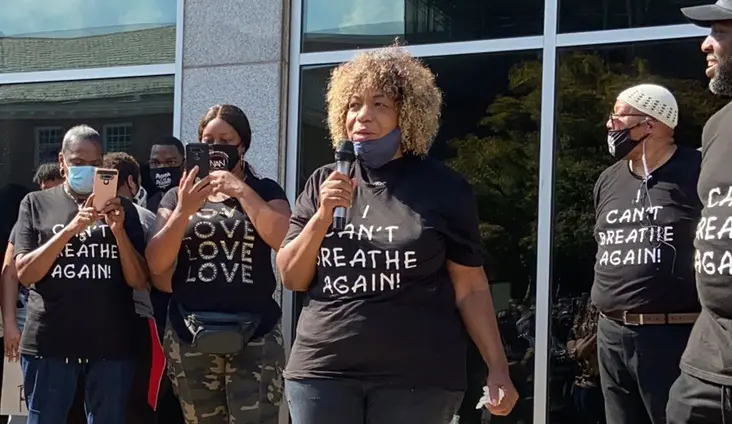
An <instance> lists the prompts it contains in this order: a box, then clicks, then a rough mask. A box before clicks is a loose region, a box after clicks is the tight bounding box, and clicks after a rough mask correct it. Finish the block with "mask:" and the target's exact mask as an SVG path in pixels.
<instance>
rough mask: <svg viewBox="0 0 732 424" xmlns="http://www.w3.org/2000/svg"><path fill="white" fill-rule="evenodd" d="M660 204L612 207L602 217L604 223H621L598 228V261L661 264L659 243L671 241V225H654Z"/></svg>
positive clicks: (622, 263)
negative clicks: (639, 206)
mask: <svg viewBox="0 0 732 424" xmlns="http://www.w3.org/2000/svg"><path fill="white" fill-rule="evenodd" d="M661 210H663V206H653V207H647V208H630V209H613V210H611V211H609V212H608V213H606V214H605V216H604V217H603V219H604V221H605V223H607V224H611V225H616V226H624V228H610V229H606V230H602V231H599V232H598V234H597V239H598V240H597V241H598V245H599V248H600V252H601V253H600V259H599V264H600V265H603V266H628V265H647V264H655V263H661V260H662V257H661V251H662V250H661V247H662V245H664V244H665V245H671V244H672V243H673V241H674V227H673V226H672V225H665V226H659V225H655V224H653V223H654V222H656V219H658V213H659V212H660V211H661Z"/></svg>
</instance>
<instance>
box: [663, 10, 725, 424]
mask: <svg viewBox="0 0 732 424" xmlns="http://www.w3.org/2000/svg"><path fill="white" fill-rule="evenodd" d="M681 13H683V14H684V15H685V16H686V18H687V19H689V21H691V23H693V24H695V25H697V26H700V27H704V28H709V29H710V33H709V36H708V37H707V38H706V39H705V40H704V41H703V42H702V44H701V50H702V52H703V54H704V56H706V65H707V67H706V70H705V73H706V75H707V77H708V78H709V90H710V91H711V92H712V93H714V94H717V95H719V96H725V97H729V96H732V0H718V1H717V2H716V3H715V4H706V5H699V6H694V7H686V8H683V9H681ZM701 153H702V168H701V174H700V175H699V185H698V195H699V198H700V199H701V201H702V203H703V204H704V209H703V210H702V216H701V220H700V221H699V226H698V227H697V231H696V239H695V240H694V246H695V247H696V253H695V255H694V267H695V268H696V283H697V288H698V290H699V300H700V302H701V305H702V310H701V314H699V319H698V320H697V321H696V324H694V329H693V330H692V332H691V336H690V337H689V344H688V346H687V347H686V351H685V352H684V355H683V356H682V358H681V375H680V376H679V378H678V379H677V380H676V382H675V383H674V385H673V387H672V388H671V391H670V393H669V401H668V406H667V408H666V412H667V415H668V422H669V423H670V424H702V423H703V424H723V423H730V422H732V103H728V104H727V105H726V106H725V107H723V108H722V109H720V110H719V111H717V113H715V114H714V115H713V116H712V117H711V118H709V120H708V121H707V123H706V125H704V131H703V132H702V152H701Z"/></svg>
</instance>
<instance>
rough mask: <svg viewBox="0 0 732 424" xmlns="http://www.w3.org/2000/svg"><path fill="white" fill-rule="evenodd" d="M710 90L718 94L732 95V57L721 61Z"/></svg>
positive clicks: (710, 82)
mask: <svg viewBox="0 0 732 424" xmlns="http://www.w3.org/2000/svg"><path fill="white" fill-rule="evenodd" d="M709 90H710V91H711V92H712V93H714V94H716V95H718V96H732V58H730V59H727V60H725V61H724V63H723V62H719V64H718V65H717V69H716V71H715V73H714V77H712V79H711V80H710V81H709Z"/></svg>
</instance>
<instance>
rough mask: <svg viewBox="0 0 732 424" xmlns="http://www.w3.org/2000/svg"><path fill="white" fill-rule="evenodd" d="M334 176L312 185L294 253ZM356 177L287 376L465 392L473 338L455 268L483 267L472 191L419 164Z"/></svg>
mask: <svg viewBox="0 0 732 424" xmlns="http://www.w3.org/2000/svg"><path fill="white" fill-rule="evenodd" d="M334 168H335V166H334V164H330V165H326V166H324V167H322V168H320V169H318V170H316V171H315V172H314V173H313V175H312V176H311V177H310V178H309V179H308V181H307V183H306V185H305V189H304V191H303V192H302V193H301V194H300V196H299V198H298V200H297V203H296V205H295V208H294V211H293V215H292V218H291V220H290V230H289V232H288V234H287V237H286V238H285V244H286V243H288V242H290V241H292V240H293V239H294V238H295V237H297V235H298V234H300V232H301V231H302V228H303V227H304V226H305V225H306V224H307V222H308V221H309V220H310V219H311V218H312V217H313V215H314V214H315V212H316V210H317V208H318V205H319V200H318V193H319V187H320V185H321V184H322V182H323V181H324V180H325V179H326V178H327V177H328V176H329V175H330V174H331V173H332V172H333V170H334ZM351 176H352V177H353V178H355V179H356V181H357V185H356V189H355V192H354V197H353V206H352V207H351V208H350V209H349V210H348V220H347V222H348V224H347V225H346V228H345V229H344V230H343V231H340V232H333V231H332V230H331V231H330V232H329V233H328V234H327V235H326V237H325V239H324V240H323V242H322V244H321V247H320V253H319V255H318V264H317V271H316V275H315V278H314V280H313V282H312V283H311V285H310V287H309V290H308V293H307V294H308V295H307V299H306V305H305V307H304V308H303V310H302V313H301V315H300V319H299V322H298V326H297V337H296V339H295V343H294V346H293V347H292V352H291V354H290V359H289V362H288V364H287V369H286V371H285V377H286V378H288V379H303V378H343V379H359V380H366V381H375V382H379V383H383V384H391V385H398V386H401V387H437V388H442V389H447V390H463V389H464V388H465V384H466V381H465V360H466V346H467V344H466V341H467V338H466V332H465V331H464V328H463V325H462V321H461V319H460V315H459V312H458V309H457V307H456V306H455V291H454V289H453V286H452V283H451V281H450V277H449V275H448V272H447V268H446V261H447V260H451V261H454V262H456V263H458V264H461V265H465V266H471V267H479V266H482V265H483V261H484V254H483V246H482V242H481V238H480V233H479V230H478V213H477V209H476V202H475V198H474V196H473V192H472V189H471V187H470V185H469V184H468V183H467V182H466V181H465V180H464V179H463V178H462V177H461V176H459V175H458V174H457V173H455V172H454V171H452V170H451V169H449V168H448V167H446V166H445V165H443V164H441V163H439V162H437V161H436V160H434V159H430V158H428V159H422V158H418V157H414V156H406V157H403V158H400V159H395V160H392V161H391V162H389V163H387V164H386V165H384V166H383V167H382V168H380V169H378V170H370V171H369V170H367V169H366V168H365V167H363V166H362V165H361V164H360V163H359V161H356V163H355V164H354V166H353V167H352V170H351Z"/></svg>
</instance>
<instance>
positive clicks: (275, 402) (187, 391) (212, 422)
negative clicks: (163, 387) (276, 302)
mask: <svg viewBox="0 0 732 424" xmlns="http://www.w3.org/2000/svg"><path fill="white" fill-rule="evenodd" d="M282 342H283V340H282V332H281V330H280V325H279V324H278V325H277V326H276V327H275V329H274V330H272V331H271V332H270V333H269V334H267V335H265V336H264V337H262V338H259V339H254V340H252V341H251V342H249V345H247V347H246V349H244V351H243V352H242V353H240V354H237V355H211V354H203V353H200V352H197V351H196V350H195V349H193V348H192V347H191V346H190V345H189V344H188V343H186V342H182V341H181V340H180V339H179V338H178V335H177V334H176V333H175V331H173V329H171V328H170V325H168V327H167V328H166V329H165V337H164V340H163V348H164V349H165V355H166V356H167V359H168V376H169V377H170V380H171V382H172V384H173V389H174V390H175V393H176V394H177V395H178V398H179V399H180V403H181V408H182V410H183V416H184V417H185V420H186V424H277V423H278V419H279V409H280V403H281V401H282V389H283V380H282V368H283V366H284V364H285V351H284V348H283V343H282Z"/></svg>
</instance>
